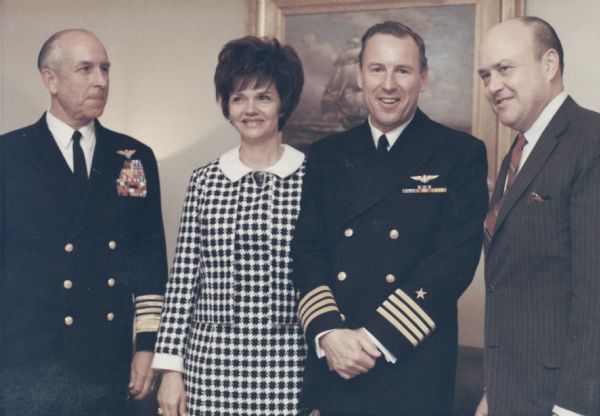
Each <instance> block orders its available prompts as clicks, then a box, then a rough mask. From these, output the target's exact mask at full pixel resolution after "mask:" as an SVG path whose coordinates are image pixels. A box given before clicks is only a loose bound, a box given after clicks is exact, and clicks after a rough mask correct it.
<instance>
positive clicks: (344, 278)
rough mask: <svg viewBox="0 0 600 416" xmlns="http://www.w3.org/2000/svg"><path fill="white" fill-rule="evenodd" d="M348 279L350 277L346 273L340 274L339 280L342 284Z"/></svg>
mask: <svg viewBox="0 0 600 416" xmlns="http://www.w3.org/2000/svg"><path fill="white" fill-rule="evenodd" d="M346 277H348V276H347V275H346V273H344V272H339V273H338V280H339V281H340V282H343V281H344V280H346Z"/></svg>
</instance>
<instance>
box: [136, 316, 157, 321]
mask: <svg viewBox="0 0 600 416" xmlns="http://www.w3.org/2000/svg"><path fill="white" fill-rule="evenodd" d="M156 319H159V320H160V316H158V315H142V316H136V317H135V321H136V322H142V321H153V320H156Z"/></svg>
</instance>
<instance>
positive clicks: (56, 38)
mask: <svg viewBox="0 0 600 416" xmlns="http://www.w3.org/2000/svg"><path fill="white" fill-rule="evenodd" d="M69 35H84V36H89V37H92V38H94V39H95V40H96V41H98V43H101V42H100V40H98V38H97V37H96V35H94V34H93V33H92V32H90V31H89V30H85V29H65V30H61V31H60V32H56V33H55V34H53V35H52V36H50V37H49V38H48V40H46V42H44V44H43V45H42V49H40V53H39V54H38V59H37V66H38V70H40V71H41V70H42V69H44V68H48V69H56V68H57V67H58V66H59V65H60V62H61V60H62V56H63V54H62V49H61V39H63V38H64V37H65V36H66V37H68V36H69ZM103 47H104V46H103Z"/></svg>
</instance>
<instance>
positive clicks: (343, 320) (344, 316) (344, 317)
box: [340, 313, 346, 322]
mask: <svg viewBox="0 0 600 416" xmlns="http://www.w3.org/2000/svg"><path fill="white" fill-rule="evenodd" d="M340 319H341V320H342V322H346V315H344V314H343V313H340Z"/></svg>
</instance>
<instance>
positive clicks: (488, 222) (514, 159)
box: [485, 133, 527, 243]
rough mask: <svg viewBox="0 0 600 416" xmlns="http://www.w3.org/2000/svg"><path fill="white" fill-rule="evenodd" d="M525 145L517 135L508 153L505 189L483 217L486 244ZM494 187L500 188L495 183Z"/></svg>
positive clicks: (490, 238)
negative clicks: (508, 163) (508, 160)
mask: <svg viewBox="0 0 600 416" xmlns="http://www.w3.org/2000/svg"><path fill="white" fill-rule="evenodd" d="M526 144H527V139H525V136H524V135H523V133H519V135H518V136H517V141H516V143H515V145H514V146H513V148H512V151H511V153H510V165H509V166H508V178H507V179H506V189H505V190H504V193H503V194H502V197H501V198H500V200H499V201H498V202H497V203H496V205H494V206H493V207H492V209H490V210H489V211H488V213H487V216H486V217H485V236H486V238H487V241H488V243H489V242H490V241H491V240H492V237H493V236H494V227H495V226H496V219H497V218H498V213H499V212H500V208H502V203H503V202H504V198H505V196H506V194H507V193H508V191H509V189H510V188H511V187H512V186H513V184H514V183H515V179H516V178H517V174H518V173H519V164H520V163H521V156H522V155H523V148H524V147H525V145H526ZM496 186H502V185H501V184H499V183H497V184H496Z"/></svg>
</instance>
